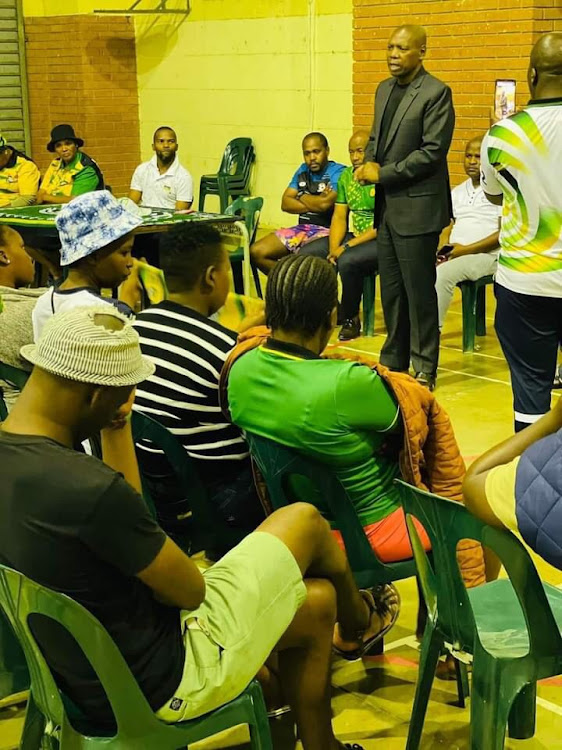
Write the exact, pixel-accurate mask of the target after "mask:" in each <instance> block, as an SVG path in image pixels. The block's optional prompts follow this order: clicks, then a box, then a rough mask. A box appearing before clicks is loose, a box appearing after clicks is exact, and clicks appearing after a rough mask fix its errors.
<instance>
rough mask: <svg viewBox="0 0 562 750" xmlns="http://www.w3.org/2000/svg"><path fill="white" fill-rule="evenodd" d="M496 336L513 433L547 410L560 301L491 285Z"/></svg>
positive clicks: (560, 333) (561, 336)
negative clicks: (507, 382) (507, 377)
mask: <svg viewBox="0 0 562 750" xmlns="http://www.w3.org/2000/svg"><path fill="white" fill-rule="evenodd" d="M494 292H495V295H496V301H497V305H496V319H495V325H496V333H497V334H498V339H499V341H500V344H501V347H502V350H503V353H504V355H505V358H506V359H507V364H508V365H509V372H510V374H511V388H512V391H513V410H514V412H515V432H519V430H523V429H524V428H525V427H528V426H529V425H530V424H532V423H533V422H536V421H537V419H539V418H540V417H541V416H542V415H543V414H546V412H547V411H549V409H550V396H551V394H550V391H551V389H552V379H553V377H554V372H555V370H556V358H557V356H558V347H559V345H560V343H561V341H562V299H560V298H558V297H538V296H535V295H531V294H519V293H518V292H512V291H511V289H506V287H504V286H501V285H500V284H494Z"/></svg>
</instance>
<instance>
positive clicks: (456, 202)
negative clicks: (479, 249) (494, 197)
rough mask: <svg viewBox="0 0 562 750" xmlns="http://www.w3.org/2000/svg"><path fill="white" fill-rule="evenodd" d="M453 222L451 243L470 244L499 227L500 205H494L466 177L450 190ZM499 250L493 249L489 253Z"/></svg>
mask: <svg viewBox="0 0 562 750" xmlns="http://www.w3.org/2000/svg"><path fill="white" fill-rule="evenodd" d="M451 199H452V202H453V216H454V217H455V224H454V226H453V229H452V230H451V236H450V238H449V242H450V243H451V244H453V245H455V244H456V245H472V243H473V242H479V241H480V240H483V239H485V238H486V237H489V236H490V235H491V234H494V232H497V231H498V229H499V228H500V225H499V219H500V217H501V213H502V207H501V206H494V204H493V203H490V201H489V200H488V199H487V198H486V196H485V195H484V191H483V190H482V188H481V187H480V185H479V186H478V187H476V188H475V187H474V185H473V184H472V180H471V179H468V180H465V181H464V182H461V184H460V185H457V187H456V188H453V190H451ZM497 252H499V246H498V250H497V251H493V252H492V253H491V254H496V255H497Z"/></svg>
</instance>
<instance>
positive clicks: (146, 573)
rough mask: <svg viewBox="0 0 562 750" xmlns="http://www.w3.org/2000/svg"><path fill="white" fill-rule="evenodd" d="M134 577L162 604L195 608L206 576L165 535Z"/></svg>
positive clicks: (203, 595)
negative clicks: (151, 557) (152, 558)
mask: <svg viewBox="0 0 562 750" xmlns="http://www.w3.org/2000/svg"><path fill="white" fill-rule="evenodd" d="M137 577H138V578H140V580H141V581H142V582H143V583H145V584H146V585H147V586H148V587H149V588H151V589H152V591H153V592H154V595H155V596H156V598H157V599H158V600H159V601H161V602H163V603H164V604H169V605H170V606H173V607H179V608H180V609H187V610H192V609H197V607H198V606H199V605H200V604H201V603H202V602H203V601H204V599H205V579H204V578H203V576H202V574H201V571H200V570H199V568H198V567H197V565H195V563H194V562H193V561H192V560H190V559H189V557H188V556H187V555H186V554H185V552H182V550H181V549H180V548H179V547H178V546H177V544H175V542H173V541H172V540H171V539H170V537H167V538H166V541H165V542H164V546H163V547H162V549H161V550H160V552H159V553H158V554H157V555H156V557H155V558H154V560H153V561H152V562H151V563H150V565H147V567H146V568H144V569H143V570H141V571H140V572H139V573H137Z"/></svg>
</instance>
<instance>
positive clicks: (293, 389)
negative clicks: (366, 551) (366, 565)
mask: <svg viewBox="0 0 562 750" xmlns="http://www.w3.org/2000/svg"><path fill="white" fill-rule="evenodd" d="M336 318H337V283H336V273H335V271H334V268H333V266H331V265H330V263H328V262H327V261H325V260H322V259H321V258H315V257H312V256H304V255H292V256H289V257H287V258H284V259H283V260H281V261H279V262H278V263H277V265H276V266H275V268H274V269H273V271H272V272H271V274H270V275H269V278H268V282H267V291H266V320H267V324H268V325H269V326H270V327H271V331H272V334H271V337H270V338H269V339H268V340H267V341H266V343H265V344H264V345H263V346H261V347H259V348H257V349H254V350H252V351H250V352H248V353H247V354H244V355H243V356H242V357H240V358H239V359H238V360H237V361H236V362H235V364H234V365H233V367H232V370H231V372H230V376H229V383H228V402H229V407H230V412H231V415H232V419H233V421H234V422H235V424H237V425H238V426H239V427H241V428H242V429H244V430H249V431H250V432H254V433H256V434H257V435H262V436H263V437H266V438H270V439H271V440H276V441H277V442H279V443H282V444H283V445H287V446H289V447H291V448H295V449H296V450H298V451H300V452H302V453H304V454H306V455H309V456H310V457H311V458H314V459H315V460H317V461H321V462H325V463H326V464H327V465H329V466H330V467H331V468H332V469H333V470H334V471H335V473H336V475H337V477H338V478H339V479H340V481H341V482H342V484H343V486H344V487H345V489H346V490H347V493H348V495H349V497H350V499H351V501H352V503H353V505H354V506H355V508H356V510H357V513H358V516H359V519H360V521H361V523H362V525H363V527H364V529H365V533H366V534H367V537H368V539H369V541H370V543H371V546H372V548H373V550H374V551H375V553H376V554H377V556H378V557H379V558H380V559H381V560H383V561H384V562H393V561H396V560H403V559H407V558H409V557H411V556H412V550H411V547H410V542H409V539H408V533H407V529H406V524H405V519H404V513H403V511H402V508H401V506H400V503H399V500H398V492H397V489H396V487H395V486H394V479H395V478H396V477H398V476H400V471H399V467H398V464H397V462H396V461H395V460H393V459H391V458H389V457H387V456H385V455H384V452H383V450H382V449H383V445H384V443H385V442H386V441H387V438H388V435H389V433H392V432H396V431H398V430H399V429H400V425H401V420H400V412H399V409H398V406H397V403H396V401H395V399H394V397H393V395H392V394H391V393H390V392H389V390H388V389H387V387H386V384H385V383H384V382H383V380H382V379H381V378H380V377H379V375H378V374H377V373H376V372H373V370H371V369H370V368H369V367H367V366H365V365H361V364H358V363H354V362H347V361H341V360H328V359H322V358H321V357H320V355H321V353H322V351H323V350H324V348H325V347H326V344H327V343H328V341H329V340H330V336H331V334H332V332H333V330H334V328H335V325H336ZM418 531H419V533H420V537H421V538H422V540H423V542H424V545H425V546H426V549H429V546H430V545H429V540H428V538H427V536H426V534H425V531H424V529H423V528H422V527H421V525H420V526H419V527H418ZM334 534H335V535H336V536H337V538H338V540H339V542H340V545H341V546H343V541H342V539H341V535H340V534H339V532H338V531H334Z"/></svg>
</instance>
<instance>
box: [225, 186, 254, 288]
mask: <svg viewBox="0 0 562 750" xmlns="http://www.w3.org/2000/svg"><path fill="white" fill-rule="evenodd" d="M262 208H263V198H248V197H244V196H241V197H240V198H237V199H236V200H235V201H234V202H233V203H231V204H230V206H228V207H227V208H226V209H225V211H224V212H225V214H227V215H228V216H240V217H241V218H243V219H244V222H245V224H246V229H247V230H248V237H249V242H250V246H251V245H252V244H253V243H254V242H255V239H256V234H257V231H258V225H259V221H260V214H261V210H262ZM229 257H230V265H231V266H232V276H233V278H234V291H235V292H237V293H238V294H244V279H243V276H242V264H243V262H244V248H243V247H242V246H239V247H238V248H237V249H236V250H233V251H232V252H231V253H229ZM251 266H252V273H253V275H254V284H255V285H256V293H257V295H258V297H260V298H261V299H263V295H262V290H261V283H260V277H259V273H258V269H257V268H256V266H255V265H254V264H253V263H252V264H251Z"/></svg>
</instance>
